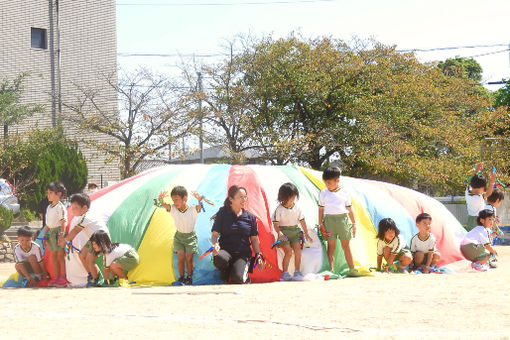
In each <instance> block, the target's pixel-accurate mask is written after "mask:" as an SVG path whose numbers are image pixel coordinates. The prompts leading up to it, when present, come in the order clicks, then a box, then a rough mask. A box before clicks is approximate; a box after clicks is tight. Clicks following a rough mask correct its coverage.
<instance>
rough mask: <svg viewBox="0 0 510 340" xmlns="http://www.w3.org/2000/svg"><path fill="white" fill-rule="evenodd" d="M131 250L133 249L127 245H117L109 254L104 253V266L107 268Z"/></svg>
mask: <svg viewBox="0 0 510 340" xmlns="http://www.w3.org/2000/svg"><path fill="white" fill-rule="evenodd" d="M131 249H134V248H133V247H131V246H130V245H129V244H125V243H119V245H118V246H117V247H115V248H114V249H113V250H112V251H111V253H108V254H106V253H105V254H104V262H105V266H106V267H109V266H110V265H111V264H112V262H113V261H115V260H116V259H118V258H119V257H121V256H122V255H124V254H125V253H127V252H128V251H130V250H131Z"/></svg>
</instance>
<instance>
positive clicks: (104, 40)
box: [0, 0, 120, 183]
mask: <svg viewBox="0 0 510 340" xmlns="http://www.w3.org/2000/svg"><path fill="white" fill-rule="evenodd" d="M0 18H1V20H0V32H2V34H1V38H0V79H5V78H7V79H14V78H15V77H16V76H17V75H18V74H19V73H21V72H29V73H30V77H29V78H28V79H27V83H26V87H25V92H24V98H23V102H24V103H31V104H42V105H44V106H45V107H46V110H45V111H44V112H43V113H41V114H37V115H35V116H33V117H31V118H29V119H26V120H25V121H23V122H22V123H21V124H19V125H17V126H10V127H9V131H10V133H17V132H22V131H24V130H26V129H27V128H29V127H33V126H39V127H41V128H46V127H51V126H55V124H57V122H58V121H59V120H60V119H61V117H62V115H63V114H65V108H63V107H62V105H61V100H59V98H62V99H65V100H67V101H69V100H77V98H78V97H79V95H80V91H78V90H77V89H76V86H75V85H73V84H78V85H80V86H83V87H84V88H94V89H97V90H101V91H100V93H99V98H101V101H102V102H103V103H105V104H107V105H110V107H111V110H112V112H116V111H117V94H116V92H115V91H114V90H113V89H112V88H111V87H110V88H107V87H105V86H104V84H105V82H104V79H101V75H102V74H112V73H113V74H115V72H116V70H117V38H116V22H115V0H86V1H75V0H68V1H53V0H50V1H33V0H32V1H25V0H22V1H18V0H3V1H0ZM63 124H64V129H65V131H66V134H67V135H68V137H70V138H71V139H76V140H77V141H78V142H79V146H80V149H81V151H82V152H83V154H84V156H85V157H86V159H87V165H88V169H89V181H92V182H96V183H99V182H100V180H101V178H102V179H103V180H105V181H116V180H119V176H120V175H119V170H118V164H116V163H115V164H107V165H105V155H104V154H98V153H96V152H95V151H94V150H91V149H89V148H88V147H87V146H86V145H85V144H83V143H82V142H81V141H82V140H83V139H91V138H93V139H95V140H99V141H103V142H104V143H116V142H115V140H113V139H112V138H109V137H107V136H105V135H99V134H92V133H89V132H87V133H84V132H83V131H79V130H78V129H77V128H76V127H75V126H73V124H70V123H66V122H64V123H63Z"/></svg>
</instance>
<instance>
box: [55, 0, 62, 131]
mask: <svg viewBox="0 0 510 340" xmlns="http://www.w3.org/2000/svg"><path fill="white" fill-rule="evenodd" d="M55 9H56V12H57V20H56V21H57V32H56V33H57V91H58V92H57V95H58V114H59V118H60V117H61V115H62V74H61V73H62V72H61V60H60V9H59V0H55ZM55 125H56V124H55V122H54V123H53V126H54V127H55Z"/></svg>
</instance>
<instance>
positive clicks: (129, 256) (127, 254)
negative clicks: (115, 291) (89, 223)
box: [90, 230, 140, 287]
mask: <svg viewBox="0 0 510 340" xmlns="http://www.w3.org/2000/svg"><path fill="white" fill-rule="evenodd" d="M90 244H91V246H92V249H94V251H95V252H96V253H98V254H99V253H103V259H104V278H105V280H106V281H107V282H109V281H110V272H112V274H113V275H116V276H117V277H118V278H119V284H120V286H121V287H126V286H128V285H129V284H128V282H129V280H128V277H127V273H128V272H129V271H130V270H132V269H133V268H135V267H136V266H137V265H138V263H139V262H140V259H139V257H138V254H137V252H136V250H135V249H134V248H133V247H131V246H130V245H129V244H125V243H112V241H111V240H110V236H109V235H108V233H107V232H106V231H104V230H98V231H96V232H94V233H93V234H92V236H91V237H90Z"/></svg>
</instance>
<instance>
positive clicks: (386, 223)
mask: <svg viewBox="0 0 510 340" xmlns="http://www.w3.org/2000/svg"><path fill="white" fill-rule="evenodd" d="M377 238H378V240H377V270H381V268H382V259H383V258H384V259H385V260H386V263H387V265H386V266H385V268H384V271H385V272H389V269H390V267H392V268H395V264H394V261H399V264H398V271H399V272H401V273H407V270H406V269H405V267H407V266H408V265H409V264H411V262H412V261H413V256H412V255H411V252H410V251H409V250H408V249H406V248H405V246H406V241H405V239H404V236H402V235H401V234H400V230H398V228H397V225H396V224H395V221H393V220H392V219H391V218H383V219H382V220H381V221H380V222H379V231H378V233H377Z"/></svg>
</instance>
